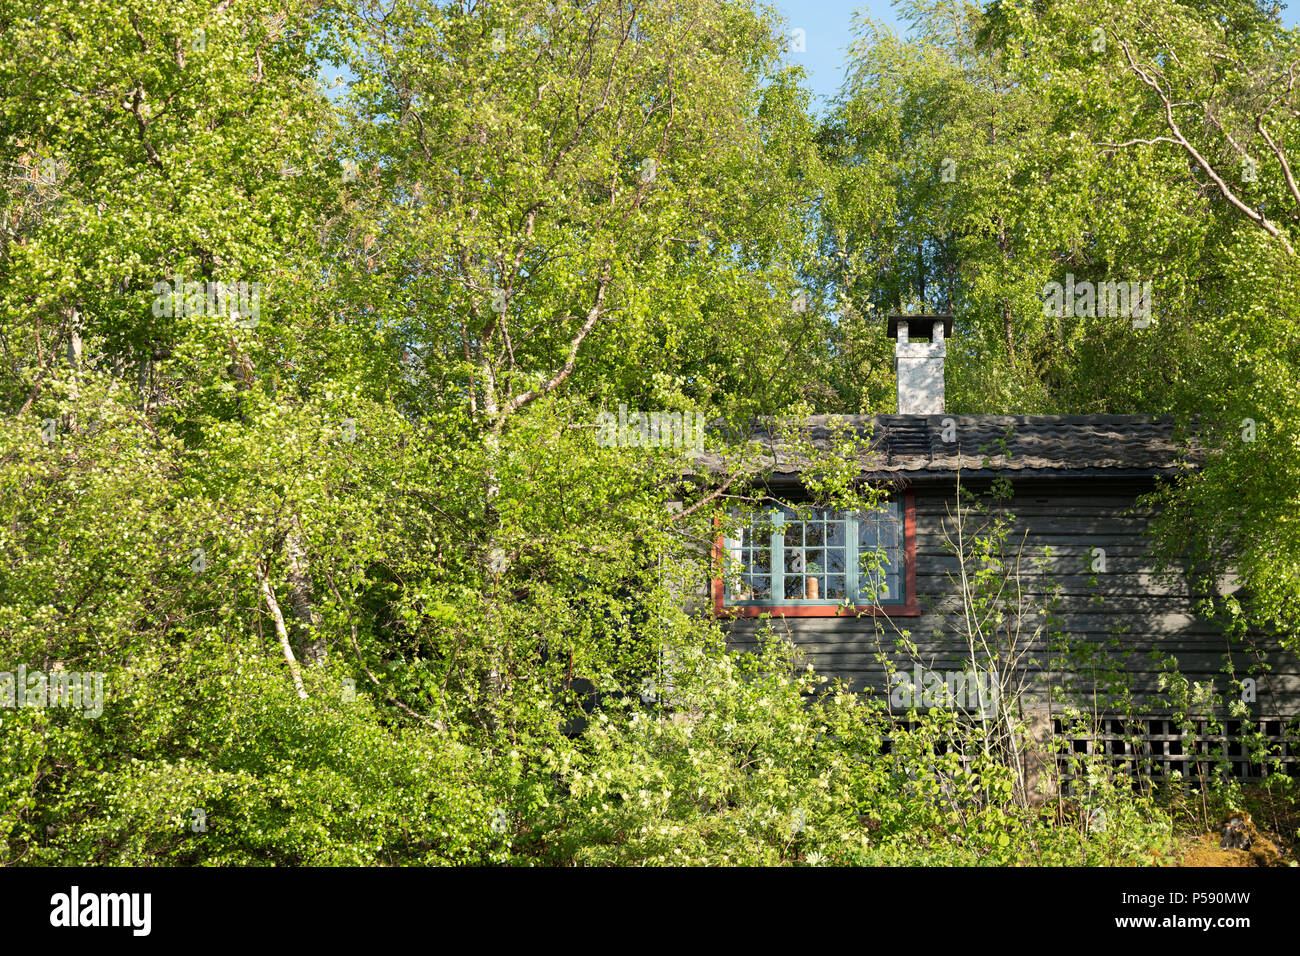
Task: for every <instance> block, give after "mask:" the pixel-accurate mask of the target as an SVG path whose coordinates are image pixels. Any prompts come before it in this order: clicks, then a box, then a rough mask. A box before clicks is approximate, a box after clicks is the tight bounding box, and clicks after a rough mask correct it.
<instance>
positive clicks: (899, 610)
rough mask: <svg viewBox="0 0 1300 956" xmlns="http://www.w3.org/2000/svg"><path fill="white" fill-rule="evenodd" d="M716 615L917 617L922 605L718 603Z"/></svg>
mask: <svg viewBox="0 0 1300 956" xmlns="http://www.w3.org/2000/svg"><path fill="white" fill-rule="evenodd" d="M714 610H715V612H716V616H717V617H762V616H763V615H770V616H771V617H845V618H848V617H918V616H920V614H921V608H920V607H918V606H917V605H915V604H857V605H852V606H850V607H843V606H842V605H839V604H827V605H821V606H817V605H797V604H793V605H790V604H784V605H783V604H773V605H763V604H734V605H717V606H715V608H714Z"/></svg>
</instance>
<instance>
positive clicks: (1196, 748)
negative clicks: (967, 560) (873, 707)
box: [882, 715, 1300, 790]
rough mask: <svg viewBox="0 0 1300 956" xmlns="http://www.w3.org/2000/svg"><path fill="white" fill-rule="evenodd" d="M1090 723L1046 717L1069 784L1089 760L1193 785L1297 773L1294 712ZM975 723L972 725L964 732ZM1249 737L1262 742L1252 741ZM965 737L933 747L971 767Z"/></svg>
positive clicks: (902, 722) (1299, 727)
mask: <svg viewBox="0 0 1300 956" xmlns="http://www.w3.org/2000/svg"><path fill="white" fill-rule="evenodd" d="M1088 722H1089V723H1091V724H1092V725H1093V726H1092V729H1082V728H1080V726H1079V724H1078V722H1073V721H1068V720H1067V719H1066V718H1064V717H1063V716H1060V715H1056V716H1053V717H1052V740H1051V746H1052V747H1053V748H1054V752H1055V759H1056V767H1057V771H1058V774H1059V778H1060V781H1061V783H1062V785H1063V787H1064V788H1065V789H1067V790H1068V789H1071V787H1070V784H1071V782H1072V781H1073V780H1074V779H1075V778H1076V777H1078V776H1081V775H1082V773H1083V772H1084V770H1085V768H1086V767H1087V766H1093V767H1095V766H1096V765H1097V763H1101V764H1103V765H1104V766H1107V767H1109V768H1110V770H1111V771H1112V773H1114V774H1119V775H1124V774H1127V775H1128V776H1130V777H1131V778H1132V779H1133V782H1134V783H1135V784H1137V783H1140V782H1142V781H1151V782H1162V783H1163V782H1172V781H1174V780H1176V779H1181V780H1182V781H1183V782H1185V783H1194V782H1196V781H1199V780H1205V779H1209V778H1210V777H1212V776H1215V775H1222V776H1225V777H1231V778H1233V779H1236V780H1241V781H1246V780H1255V781H1258V780H1263V779H1265V778H1267V777H1270V776H1278V775H1284V776H1290V777H1300V718H1290V719H1287V718H1281V717H1261V718H1257V719H1256V720H1255V721H1254V722H1253V723H1252V724H1251V725H1250V727H1248V734H1247V736H1246V737H1243V735H1242V724H1241V721H1239V720H1224V719H1221V720H1220V721H1219V728H1218V729H1215V730H1212V729H1211V727H1210V723H1211V722H1210V720H1209V719H1207V718H1194V719H1192V720H1191V721H1190V724H1191V726H1190V727H1188V728H1187V730H1186V731H1184V728H1183V724H1182V723H1181V722H1179V721H1175V720H1173V719H1170V718H1165V717H1141V718H1129V717H1102V718H1097V719H1096V720H1095V721H1094V720H1092V719H1091V718H1089V720H1088ZM895 726H897V727H898V728H899V729H906V730H913V729H915V728H916V727H917V724H916V722H914V721H909V720H907V719H905V718H902V719H899V720H897V721H895ZM974 729H975V728H974V727H973V726H972V727H970V728H968V732H969V731H973V730H974ZM1250 737H1256V738H1262V740H1259V742H1258V743H1256V744H1254V745H1252V744H1251V743H1250V740H1249V738H1250ZM970 742H971V738H969V737H968V738H966V740H965V741H962V740H959V739H955V738H954V739H950V740H947V741H936V743H937V748H936V749H937V750H938V751H939V752H941V753H950V752H952V751H953V750H958V749H966V750H967V753H965V754H963V758H962V759H961V764H962V766H963V767H965V768H966V769H967V770H969V769H970V754H969V744H970ZM963 743H965V744H966V745H967V746H966V747H965V748H963V747H962V744H963ZM893 749H894V747H893V740H892V739H891V738H889V737H888V736H887V737H886V738H885V740H884V746H883V747H882V751H883V752H884V753H890V752H892V751H893ZM1265 749H1266V754H1267V755H1266V756H1265V753H1264V751H1265ZM1175 773H1177V774H1179V775H1181V776H1180V777H1176V776H1175Z"/></svg>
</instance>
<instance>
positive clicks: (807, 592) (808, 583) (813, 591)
mask: <svg viewBox="0 0 1300 956" xmlns="http://www.w3.org/2000/svg"><path fill="white" fill-rule="evenodd" d="M821 571H822V567H821V563H820V562H818V561H809V562H808V576H807V577H806V578H804V579H803V581H804V594H803V596H804V600H805V601H819V600H821V593H820V591H821V579H820V578H818V577H816V575H819V574H821Z"/></svg>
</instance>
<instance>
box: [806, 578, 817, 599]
mask: <svg viewBox="0 0 1300 956" xmlns="http://www.w3.org/2000/svg"><path fill="white" fill-rule="evenodd" d="M804 583H805V588H806V590H807V596H806V598H805V600H808V601H816V600H818V595H817V591H818V586H817V585H818V579H817V578H804Z"/></svg>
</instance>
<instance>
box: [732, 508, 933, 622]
mask: <svg viewBox="0 0 1300 956" xmlns="http://www.w3.org/2000/svg"><path fill="white" fill-rule="evenodd" d="M914 520H915V519H914V508H913V507H912V504H911V494H910V493H908V494H907V495H906V496H905V500H894V501H889V502H885V503H884V504H882V506H881V507H880V508H879V509H877V510H874V511H871V512H867V513H863V512H844V511H835V510H832V509H828V508H814V507H808V506H803V507H798V508H796V507H790V506H781V507H779V508H773V509H771V510H770V511H769V512H767V513H760V514H758V515H756V516H754V517H752V518H750V519H749V520H748V522H747V524H745V525H744V526H743V527H741V528H739V529H732V530H734V531H736V532H738V536H737V537H724V538H721V539H720V540H719V543H718V545H719V547H718V550H719V557H720V558H721V562H720V563H721V564H723V565H725V572H724V573H723V574H722V576H721V577H720V578H718V579H717V580H715V581H714V595H715V603H716V605H717V610H718V611H719V612H721V613H730V614H736V615H741V616H755V615H757V614H763V613H770V614H778V615H793V616H823V615H826V616H829V615H834V614H836V613H838V610H839V607H840V606H841V605H843V604H844V603H845V602H846V601H847V602H848V603H849V604H850V605H852V606H853V607H854V608H857V609H860V610H870V611H872V612H873V613H901V614H907V613H915V612H916V609H915V607H914V606H913V605H914V593H913V592H914V591H915V568H914V565H915V557H914V552H915V547H914V535H913V533H912V526H913V522H914Z"/></svg>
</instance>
